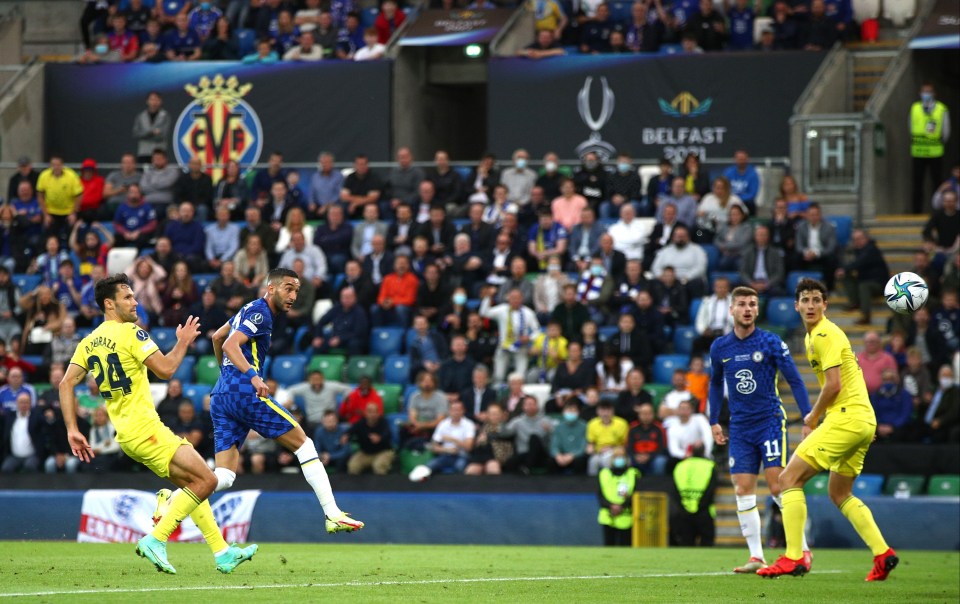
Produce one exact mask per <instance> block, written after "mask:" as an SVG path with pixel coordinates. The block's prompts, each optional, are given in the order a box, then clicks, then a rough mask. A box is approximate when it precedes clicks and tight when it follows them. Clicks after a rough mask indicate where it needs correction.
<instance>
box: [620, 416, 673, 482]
mask: <svg viewBox="0 0 960 604" xmlns="http://www.w3.org/2000/svg"><path fill="white" fill-rule="evenodd" d="M636 413H637V417H638V418H639V419H638V421H637V422H636V423H634V424H631V426H630V432H629V433H628V434H627V451H628V453H629V455H630V457H631V463H632V464H633V467H635V468H637V469H638V470H639V471H640V472H641V474H644V475H651V476H662V475H663V473H664V472H665V471H666V468H667V437H666V434H665V433H664V430H663V427H662V426H661V425H660V422H658V421H656V419H655V417H656V416H655V414H654V411H653V404H652V403H649V402H647V403H640V404H639V405H637V406H636Z"/></svg>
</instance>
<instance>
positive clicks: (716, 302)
mask: <svg viewBox="0 0 960 604" xmlns="http://www.w3.org/2000/svg"><path fill="white" fill-rule="evenodd" d="M731 304H732V301H731V300H730V280H729V279H727V278H726V277H718V278H717V279H716V280H715V281H714V282H713V295H712V296H707V297H705V298H703V302H702V303H701V304H700V310H698V311H697V318H696V320H695V321H694V328H695V329H696V330H697V339H696V340H694V342H693V350H692V351H691V354H692V355H693V356H701V355H703V354H704V353H705V352H709V350H710V345H711V344H713V341H714V340H716V339H717V338H719V337H720V336H722V335H726V334H728V333H730V332H731V331H733V315H732V314H730V306H731Z"/></svg>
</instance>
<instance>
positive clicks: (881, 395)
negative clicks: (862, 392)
mask: <svg viewBox="0 0 960 604" xmlns="http://www.w3.org/2000/svg"><path fill="white" fill-rule="evenodd" d="M881 378H882V380H883V381H882V382H881V384H880V388H878V389H877V391H876V392H873V393H871V394H870V404H871V405H872V406H873V410H874V412H875V413H876V416H877V441H878V442H899V441H902V440H904V439H905V437H906V429H907V427H908V424H909V422H910V414H911V412H912V411H913V400H912V397H911V396H910V393H909V392H907V391H906V390H905V389H903V388H902V387H901V386H900V380H899V379H898V377H897V370H896V369H884V370H883V373H882V375H881Z"/></svg>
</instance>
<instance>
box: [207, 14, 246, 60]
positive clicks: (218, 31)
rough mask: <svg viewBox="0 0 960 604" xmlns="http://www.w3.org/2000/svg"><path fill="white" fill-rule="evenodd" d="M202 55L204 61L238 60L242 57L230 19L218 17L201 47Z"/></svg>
mask: <svg viewBox="0 0 960 604" xmlns="http://www.w3.org/2000/svg"><path fill="white" fill-rule="evenodd" d="M200 56H201V58H202V59H203V60H204V61H236V60H237V59H239V58H240V45H239V44H238V41H237V37H236V36H235V35H234V34H233V30H232V28H231V27H230V20H229V19H227V18H225V17H220V18H219V19H217V22H216V24H215V25H214V27H213V30H212V31H211V32H210V35H209V36H208V37H207V38H206V39H205V40H204V41H203V45H202V46H201V47H200Z"/></svg>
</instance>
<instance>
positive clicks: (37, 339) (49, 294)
mask: <svg viewBox="0 0 960 604" xmlns="http://www.w3.org/2000/svg"><path fill="white" fill-rule="evenodd" d="M20 306H21V308H23V310H24V324H23V336H22V341H21V344H22V348H23V351H24V354H42V353H43V351H44V350H45V348H46V346H47V344H49V343H50V340H52V339H53V336H54V335H56V334H57V333H59V332H60V327H61V325H63V320H64V319H65V318H66V317H67V309H66V308H65V307H64V306H63V304H61V303H60V301H59V300H57V298H56V297H55V296H54V295H53V290H51V289H50V288H49V287H47V286H45V285H41V286H40V287H38V288H37V289H35V290H33V291H32V292H28V293H26V294H24V296H23V297H22V298H20Z"/></svg>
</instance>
